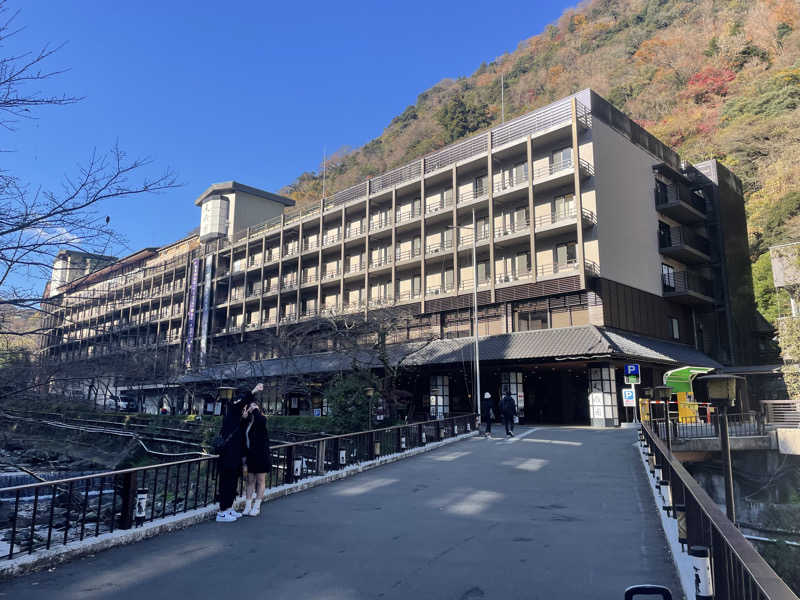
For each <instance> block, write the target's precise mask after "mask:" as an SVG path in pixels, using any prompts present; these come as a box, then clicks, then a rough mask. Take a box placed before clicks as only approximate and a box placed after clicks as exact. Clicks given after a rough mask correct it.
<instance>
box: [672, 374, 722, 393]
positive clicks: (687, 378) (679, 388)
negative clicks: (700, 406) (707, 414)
mask: <svg viewBox="0 0 800 600" xmlns="http://www.w3.org/2000/svg"><path fill="white" fill-rule="evenodd" d="M713 370H714V369H712V368H710V367H681V368H680V369H672V370H671V371H667V372H666V373H664V385H666V386H669V387H671V388H672V391H673V393H679V392H687V393H690V394H691V393H692V381H693V380H694V378H695V377H697V376H698V375H705V374H706V373H710V372H711V371H713Z"/></svg>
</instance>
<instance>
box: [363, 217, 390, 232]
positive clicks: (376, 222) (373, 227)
mask: <svg viewBox="0 0 800 600" xmlns="http://www.w3.org/2000/svg"><path fill="white" fill-rule="evenodd" d="M391 226H392V219H391V218H390V217H389V216H385V217H380V218H377V219H372V220H371V221H370V224H369V231H370V233H373V232H375V231H380V230H381V229H386V228H387V227H391Z"/></svg>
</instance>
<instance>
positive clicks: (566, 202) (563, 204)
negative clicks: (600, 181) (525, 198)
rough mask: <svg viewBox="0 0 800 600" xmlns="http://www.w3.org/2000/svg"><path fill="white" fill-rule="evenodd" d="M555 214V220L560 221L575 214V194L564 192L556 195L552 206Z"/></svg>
mask: <svg viewBox="0 0 800 600" xmlns="http://www.w3.org/2000/svg"><path fill="white" fill-rule="evenodd" d="M550 210H551V211H552V215H553V222H554V223H555V222H556V221H560V220H561V219H567V218H569V217H574V216H575V195H574V194H564V195H563V196H556V197H555V198H553V203H552V205H551V207H550Z"/></svg>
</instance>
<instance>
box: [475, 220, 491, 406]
mask: <svg viewBox="0 0 800 600" xmlns="http://www.w3.org/2000/svg"><path fill="white" fill-rule="evenodd" d="M477 237H478V230H477V229H476V227H475V207H473V208H472V310H473V314H474V315H475V316H474V320H475V405H476V408H477V409H478V419H479V420H482V418H483V417H482V415H481V364H480V355H479V354H478V260H477V253H476V251H475V244H476V240H477ZM488 417H489V415H487V418H488Z"/></svg>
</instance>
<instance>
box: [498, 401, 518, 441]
mask: <svg viewBox="0 0 800 600" xmlns="http://www.w3.org/2000/svg"><path fill="white" fill-rule="evenodd" d="M500 412H502V413H503V425H505V426H506V435H507V436H508V435H510V436H511V437H514V415H516V414H517V403H516V401H515V400H514V397H513V396H512V395H511V393H510V392H509V391H508V390H505V392H504V394H503V399H502V400H500Z"/></svg>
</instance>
